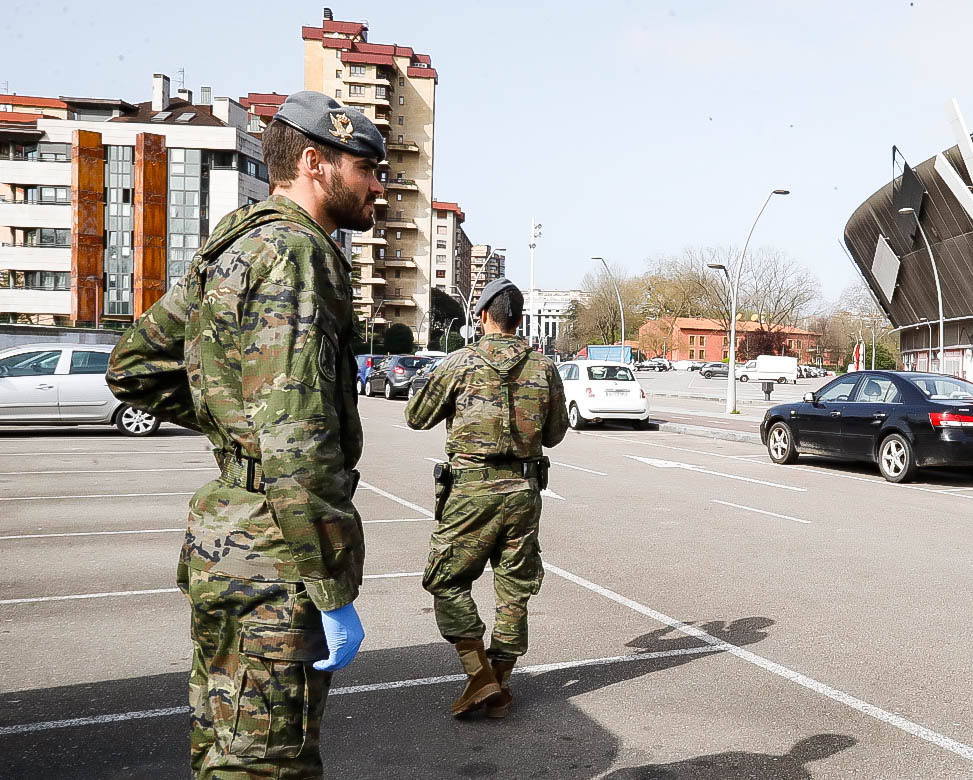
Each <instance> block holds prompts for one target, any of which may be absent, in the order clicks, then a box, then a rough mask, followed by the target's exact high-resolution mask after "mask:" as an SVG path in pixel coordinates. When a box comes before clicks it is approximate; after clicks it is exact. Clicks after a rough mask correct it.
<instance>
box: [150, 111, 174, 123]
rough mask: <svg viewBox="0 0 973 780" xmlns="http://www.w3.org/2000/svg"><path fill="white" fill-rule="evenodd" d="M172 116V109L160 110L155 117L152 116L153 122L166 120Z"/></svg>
mask: <svg viewBox="0 0 973 780" xmlns="http://www.w3.org/2000/svg"><path fill="white" fill-rule="evenodd" d="M170 116H172V112H171V111H160V112H159V113H158V114H156V115H155V116H154V117H152V121H153V122H165V121H166V120H167V119H168V118H169V117H170Z"/></svg>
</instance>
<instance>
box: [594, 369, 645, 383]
mask: <svg viewBox="0 0 973 780" xmlns="http://www.w3.org/2000/svg"><path fill="white" fill-rule="evenodd" d="M588 379H593V380H594V381H596V382H600V381H616V382H634V381H635V377H634V376H633V374H632V372H631V371H629V370H628V369H627V368H625V367H623V366H588Z"/></svg>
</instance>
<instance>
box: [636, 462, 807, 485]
mask: <svg viewBox="0 0 973 780" xmlns="http://www.w3.org/2000/svg"><path fill="white" fill-rule="evenodd" d="M625 457H626V458H631V459H632V460H637V461H639V462H640V463H645V464H647V465H649V466H655V467H656V468H660V469H685V470H686V471H694V472H696V473H697V474H710V475H712V476H714V477H725V478H726V479H735V480H739V481H740V482H752V483H753V484H755V485H766V486H767V487H775V488H780V489H781V490H792V491H794V492H795V493H807V488H802V487H794V486H793V485H783V484H781V483H780V482H768V481H767V480H765V479H754V478H753V477H741V476H740V475H739V474H727V473H726V472H724V471H713V470H712V469H706V468H703V467H702V466H696V465H694V464H692V463H680V462H679V461H675V460H662V459H660V458H642V457H640V456H638V455H626V456H625Z"/></svg>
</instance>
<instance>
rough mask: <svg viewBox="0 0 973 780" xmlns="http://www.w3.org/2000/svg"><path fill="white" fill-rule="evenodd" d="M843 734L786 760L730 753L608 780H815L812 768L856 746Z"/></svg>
mask: <svg viewBox="0 0 973 780" xmlns="http://www.w3.org/2000/svg"><path fill="white" fill-rule="evenodd" d="M857 743H858V740H856V739H854V738H853V737H848V736H845V735H843V734H815V735H814V736H813V737H808V738H807V739H802V740H800V741H799V742H797V743H796V744H795V745H794V746H793V747H792V748H791V749H790V750H789V751H788V752H786V753H785V754H784V755H782V756H778V755H775V754H773V753H747V752H745V751H742V750H740V751H728V752H726V753H714V754H712V755H709V756H697V757H696V758H688V759H686V760H685V761H673V762H672V763H669V764H647V765H646V766H640V767H631V768H629V769H619V770H616V771H614V772H612V773H611V774H608V775H605V776H604V780H690V779H692V780H697V779H698V780H702V779H703V778H706V780H716V779H717V778H719V780H811V778H812V777H813V775H812V774H811V771H810V769H809V768H808V766H807V765H808V764H810V763H812V762H814V761H821V760H823V759H825V758H829V757H831V756H833V755H835V754H836V753H840V752H841V751H842V750H847V749H848V748H850V747H852V746H853V745H856V744H857Z"/></svg>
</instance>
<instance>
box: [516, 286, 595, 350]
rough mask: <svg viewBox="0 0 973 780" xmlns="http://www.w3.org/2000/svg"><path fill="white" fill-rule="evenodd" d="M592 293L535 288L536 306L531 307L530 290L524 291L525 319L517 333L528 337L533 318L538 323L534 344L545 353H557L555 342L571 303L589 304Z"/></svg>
mask: <svg viewBox="0 0 973 780" xmlns="http://www.w3.org/2000/svg"><path fill="white" fill-rule="evenodd" d="M590 298H591V295H590V294H589V293H586V292H583V291H582V290H534V306H533V309H531V308H530V294H529V291H527V290H525V291H524V319H523V321H522V322H521V324H520V327H519V328H517V335H518V336H523V337H524V338H527V334H529V333H531V329H530V328H531V320H534V322H535V323H536V324H535V326H534V330H533V336H534V345H535V346H537V347H539V348H540V349H541V350H542V351H543V352H544V353H545V354H548V355H553V354H554V353H555V349H554V343H555V341H556V340H557V337H558V334H559V333H560V332H561V327H562V324H563V322H564V318H565V317H567V315H568V313H569V311H570V308H571V304H572V303H574V302H576V301H577V302H579V303H581V304H583V305H585V306H586V305H587V304H588V301H589V300H590Z"/></svg>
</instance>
